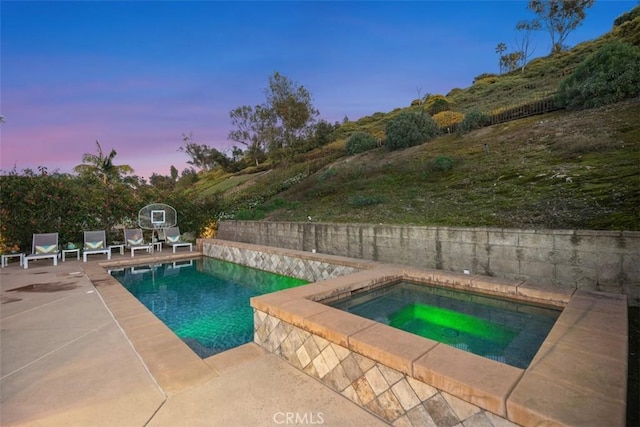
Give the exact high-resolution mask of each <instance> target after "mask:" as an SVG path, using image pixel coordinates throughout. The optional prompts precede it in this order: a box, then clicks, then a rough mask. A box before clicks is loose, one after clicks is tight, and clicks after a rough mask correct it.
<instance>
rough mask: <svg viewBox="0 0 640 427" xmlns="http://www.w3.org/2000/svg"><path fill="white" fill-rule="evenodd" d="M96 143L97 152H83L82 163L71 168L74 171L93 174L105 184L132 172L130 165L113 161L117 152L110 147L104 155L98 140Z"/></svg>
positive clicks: (118, 179) (120, 179)
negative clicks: (107, 153) (117, 163)
mask: <svg viewBox="0 0 640 427" xmlns="http://www.w3.org/2000/svg"><path fill="white" fill-rule="evenodd" d="M96 145H97V146H98V154H91V153H85V154H84V155H83V156H82V164H81V165H78V166H76V167H75V168H73V170H74V171H75V172H77V173H79V174H81V175H94V176H96V177H98V178H99V179H100V181H102V183H103V184H105V185H106V184H109V183H111V182H114V181H122V175H126V174H130V173H133V168H132V167H131V166H129V165H115V164H114V163H113V159H114V158H115V157H116V155H117V154H118V153H117V152H116V150H113V149H112V150H111V151H110V152H109V155H107V156H105V155H104V153H103V152H102V147H101V146H100V143H99V142H98V141H96Z"/></svg>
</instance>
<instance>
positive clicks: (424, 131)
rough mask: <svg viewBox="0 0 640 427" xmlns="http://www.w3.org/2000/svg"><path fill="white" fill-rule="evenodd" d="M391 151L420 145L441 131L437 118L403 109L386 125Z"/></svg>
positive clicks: (386, 143)
mask: <svg viewBox="0 0 640 427" xmlns="http://www.w3.org/2000/svg"><path fill="white" fill-rule="evenodd" d="M385 133H386V136H387V139H386V142H385V146H386V147H387V149H388V150H389V151H393V150H400V149H402V148H407V147H413V146H414V145H420V144H422V143H424V142H427V141H429V140H431V139H433V138H434V137H435V136H437V135H438V134H439V133H440V129H438V125H437V124H436V122H435V120H433V118H431V117H430V116H429V115H427V114H426V113H424V112H421V111H403V112H401V113H400V114H398V115H397V116H396V117H395V118H393V119H392V120H390V121H389V122H388V123H387V126H386V127H385Z"/></svg>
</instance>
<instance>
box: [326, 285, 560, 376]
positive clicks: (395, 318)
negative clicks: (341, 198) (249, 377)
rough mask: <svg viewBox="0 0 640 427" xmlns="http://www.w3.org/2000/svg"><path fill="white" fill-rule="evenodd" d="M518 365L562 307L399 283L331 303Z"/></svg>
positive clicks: (526, 361)
mask: <svg viewBox="0 0 640 427" xmlns="http://www.w3.org/2000/svg"><path fill="white" fill-rule="evenodd" d="M330 305H331V306H333V307H336V308H340V309H343V310H346V311H349V312H351V313H354V314H357V315H359V316H362V317H366V318H368V319H372V320H376V321H378V322H381V323H385V324H387V325H390V326H393V327H395V328H398V329H402V330H404V331H407V332H411V333H413V334H416V335H420V336H422V337H425V338H429V339H432V340H435V341H439V342H441V343H444V344H447V345H451V346H454V347H456V348H459V349H461V350H465V351H468V352H471V353H474V354H478V355H481V356H484V357H487V358H490V359H494V360H497V361H499V362H503V363H507V364H509V365H512V366H516V367H518V368H523V369H524V368H526V367H527V366H529V363H530V362H531V360H532V359H533V357H534V356H535V354H536V352H537V351H538V349H539V348H540V345H541V344H542V342H543V341H544V340H545V338H546V337H547V335H548V333H549V331H550V330H551V328H552V327H553V325H554V323H555V321H556V319H557V318H558V317H559V316H560V310H557V309H554V308H549V307H541V306H537V305H530V304H524V303H521V302H515V301H511V300H506V299H499V298H493V297H487V296H484V295H479V294H474V293H467V292H461V291H457V290H451V289H444V288H438V287H435V286H427V285H423V284H415V283H410V282H398V283H394V284H391V285H389V286H385V287H383V288H380V289H376V290H373V291H368V292H364V293H361V294H358V295H356V296H352V297H349V298H346V299H343V300H339V301H335V302H332V303H331V304H330Z"/></svg>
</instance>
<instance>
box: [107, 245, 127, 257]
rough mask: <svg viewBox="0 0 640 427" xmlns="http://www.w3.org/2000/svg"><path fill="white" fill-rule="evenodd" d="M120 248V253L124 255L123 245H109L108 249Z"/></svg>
mask: <svg viewBox="0 0 640 427" xmlns="http://www.w3.org/2000/svg"><path fill="white" fill-rule="evenodd" d="M114 249H120V255H124V245H109V250H110V251H112V250H114Z"/></svg>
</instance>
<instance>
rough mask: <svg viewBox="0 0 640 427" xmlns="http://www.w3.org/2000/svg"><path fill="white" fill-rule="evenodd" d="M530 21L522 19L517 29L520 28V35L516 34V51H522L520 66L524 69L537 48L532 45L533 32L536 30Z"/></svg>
mask: <svg viewBox="0 0 640 427" xmlns="http://www.w3.org/2000/svg"><path fill="white" fill-rule="evenodd" d="M534 29H535V28H533V27H532V26H531V25H529V23H527V22H524V21H521V22H518V24H517V25H516V30H518V31H519V32H520V33H519V34H520V35H519V36H518V35H517V36H516V39H515V46H516V52H520V53H521V55H520V64H519V66H520V68H521V69H522V71H524V67H525V66H526V65H527V63H528V62H529V58H531V55H533V52H535V48H534V47H532V46H531V32H532V31H533V30H534Z"/></svg>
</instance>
